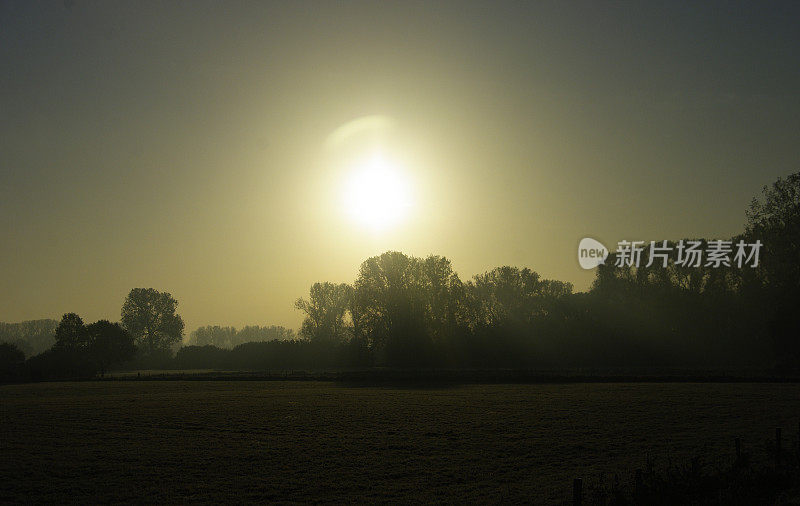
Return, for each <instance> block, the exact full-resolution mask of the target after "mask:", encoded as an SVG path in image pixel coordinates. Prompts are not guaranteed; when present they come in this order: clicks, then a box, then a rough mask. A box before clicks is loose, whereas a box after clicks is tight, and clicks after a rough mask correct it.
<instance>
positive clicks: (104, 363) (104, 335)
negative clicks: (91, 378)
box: [86, 320, 136, 376]
mask: <svg viewBox="0 0 800 506" xmlns="http://www.w3.org/2000/svg"><path fill="white" fill-rule="evenodd" d="M86 334H87V336H88V347H87V351H88V352H89V356H90V357H91V359H92V361H94V363H95V364H96V365H97V368H98V369H99V370H100V375H101V376H102V375H105V373H106V371H107V370H108V368H109V367H110V366H112V365H115V364H119V363H122V362H124V361H126V360H129V359H131V358H133V355H134V353H135V352H136V346H135V345H134V343H133V336H131V335H130V334H129V333H128V332H127V331H126V330H125V329H123V328H122V326H121V325H120V324H119V323H111V322H109V321H108V320H100V321H97V322H94V323H92V324H90V325H87V326H86Z"/></svg>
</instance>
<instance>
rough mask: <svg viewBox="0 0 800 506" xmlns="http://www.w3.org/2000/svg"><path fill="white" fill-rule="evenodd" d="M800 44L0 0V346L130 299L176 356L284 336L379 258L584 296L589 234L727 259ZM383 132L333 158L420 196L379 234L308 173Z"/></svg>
mask: <svg viewBox="0 0 800 506" xmlns="http://www.w3.org/2000/svg"><path fill="white" fill-rule="evenodd" d="M799 25H800V2H785V3H781V2H774V3H763V2H750V3H739V2H735V3H734V2H725V3H716V2H709V3H703V4H702V5H699V3H697V2H631V3H606V2H552V3H545V2H530V3H529V5H523V4H522V3H521V2H507V3H506V2H396V3H390V2H342V3H339V2H335V3H334V2H275V3H271V4H270V3H266V2H227V1H226V2H195V1H193V2H143V1H135V2H134V1H130V2H109V1H103V2H84V1H81V0H74V1H59V2H32V1H24V2H9V1H5V0H0V118H2V122H1V123H0V128H2V131H0V213H1V214H0V216H1V217H2V218H0V220H1V221H0V226H2V229H0V230H2V232H3V237H4V240H3V242H2V245H1V246H0V276H2V279H3V287H4V290H2V292H0V321H20V320H25V319H33V318H42V317H58V316H60V315H61V314H62V313H64V312H67V311H75V312H78V313H79V314H81V315H82V316H84V318H85V319H87V320H95V319H98V318H109V319H112V320H116V319H118V317H119V308H120V306H121V304H122V301H123V298H124V297H125V295H126V294H127V292H128V291H129V290H130V289H131V288H133V287H138V286H144V287H153V288H156V289H159V290H164V291H169V292H171V293H172V294H173V295H174V296H175V297H176V298H177V299H178V300H179V301H180V306H179V310H180V312H181V314H183V316H184V317H185V319H186V320H187V330H192V329H193V328H194V327H196V326H198V325H202V324H229V325H237V326H239V325H243V324H269V323H274V324H283V325H287V326H296V325H297V324H298V322H299V320H300V315H299V314H298V313H297V312H296V311H294V310H293V309H292V301H293V300H294V299H295V298H296V297H298V296H302V295H304V294H306V293H307V290H308V286H309V285H310V284H311V283H312V282H314V281H322V280H330V281H352V280H353V279H354V277H355V275H356V272H357V268H358V265H359V264H360V262H361V261H363V260H364V259H366V258H367V257H369V256H372V255H375V254H379V253H381V252H382V251H385V250H387V249H397V250H401V251H404V252H406V253H409V254H414V255H427V254H431V253H435V254H442V255H445V256H447V257H449V258H450V259H451V260H452V261H453V264H454V267H455V268H456V270H457V271H458V272H459V273H460V275H461V277H462V279H467V278H469V277H471V276H472V275H474V274H476V273H479V272H483V271H485V270H488V269H490V268H492V267H495V266H498V265H503V264H511V265H518V266H528V267H531V268H533V269H534V270H536V271H538V272H540V273H541V274H542V275H543V276H545V277H551V278H557V279H562V280H567V281H571V282H573V283H575V285H576V287H577V288H578V289H586V288H587V287H588V285H589V283H590V282H591V279H592V276H593V274H592V273H591V272H584V271H581V270H580V268H579V267H578V264H577V260H576V252H575V250H576V247H577V243H578V241H579V240H580V239H581V238H582V237H584V236H592V237H596V238H598V239H600V240H601V241H604V242H605V243H606V244H607V245H612V246H613V245H614V244H616V242H617V241H619V240H622V239H628V240H630V239H642V240H659V239H677V238H681V237H689V236H704V237H708V238H724V237H729V236H731V235H733V234H735V233H737V232H739V231H740V230H741V229H742V227H743V224H744V220H745V216H744V211H745V208H746V206H747V204H748V203H749V201H750V199H752V197H753V196H755V195H757V194H758V192H759V191H760V188H761V186H763V185H765V184H769V183H771V182H772V181H773V180H774V179H776V178H777V177H779V176H785V175H787V174H789V173H791V172H795V171H797V170H798V168H799V167H800V163H798V162H800V152H799V150H798V146H800V97H798V90H800V56H798V55H800V30H798V26H799ZM371 115H380V117H381V118H385V119H387V122H388V123H390V124H391V125H392V126H391V127H387V128H384V129H382V131H381V132H380V135H366V136H365V135H363V132H362V134H358V135H356V136H355V138H353V139H350V140H349V142H350V144H351V146H350V147H349V148H348V149H350V150H351V151H352V152H357V151H358V150H359V149H361V150H364V151H366V150H369V149H372V148H374V144H376V143H377V144H380V146H381V149H383V150H384V151H386V152H387V153H389V156H390V158H393V160H394V161H395V162H396V165H397V167H399V169H398V171H399V172H400V173H401V175H402V177H403V178H405V180H407V182H408V185H409V188H410V189H411V193H412V194H413V206H412V207H413V209H411V210H410V212H408V213H407V216H405V218H404V219H403V220H401V221H400V222H398V223H397V224H395V225H394V226H392V227H387V228H385V229H383V230H381V231H380V232H375V231H374V230H373V231H367V230H365V229H363V228H362V227H360V226H359V224H358V223H356V222H354V221H353V220H352V219H348V217H347V215H346V213H343V212H341V211H342V209H341V207H342V198H341V193H342V190H341V187H342V184H343V183H342V181H343V180H345V179H347V177H348V175H347V174H348V170H350V169H351V168H348V167H347V166H346V164H345V163H344V162H342V160H343V159H344V158H346V157H342V156H340V155H332V154H331V152H330V150H327V149H326V148H325V147H324V146H325V142H326V139H329V135H330V134H331V132H333V131H334V130H336V129H337V128H338V127H340V126H341V125H344V124H347V123H348V122H351V121H353V120H356V119H357V118H361V117H364V116H371ZM359 135H361V137H360V138H359ZM376 139H377V140H376ZM359 143H361V144H360V145H359ZM337 156H338V157H339V158H337Z"/></svg>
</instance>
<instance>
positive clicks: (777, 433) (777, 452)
mask: <svg viewBox="0 0 800 506" xmlns="http://www.w3.org/2000/svg"><path fill="white" fill-rule="evenodd" d="M775 465H778V466H779V465H781V428H780V427H777V428H776V429H775Z"/></svg>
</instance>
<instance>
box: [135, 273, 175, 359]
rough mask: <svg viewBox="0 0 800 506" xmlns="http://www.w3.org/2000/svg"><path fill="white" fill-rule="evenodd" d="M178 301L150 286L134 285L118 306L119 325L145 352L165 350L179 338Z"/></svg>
mask: <svg viewBox="0 0 800 506" xmlns="http://www.w3.org/2000/svg"><path fill="white" fill-rule="evenodd" d="M177 307H178V301H177V300H175V299H174V298H173V297H172V295H170V294H169V293H166V292H159V291H157V290H154V289H153V288H134V289H133V290H131V292H130V293H129V294H128V296H127V297H126V298H125V302H124V303H123V305H122V326H123V327H124V328H125V330H127V331H128V332H130V333H131V335H132V336H133V338H134V340H135V343H136V346H137V347H138V348H139V349H140V350H141V352H142V353H143V354H145V355H153V354H159V353H169V352H170V348H171V347H172V346H173V345H174V344H176V343H178V342H180V340H181V338H182V337H183V326H184V324H183V320H182V319H181V317H180V315H178V314H177V313H176V312H175V311H176V309H177Z"/></svg>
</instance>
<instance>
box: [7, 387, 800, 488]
mask: <svg viewBox="0 0 800 506" xmlns="http://www.w3.org/2000/svg"><path fill="white" fill-rule="evenodd" d="M0 406H2V410H1V411H0V425H1V426H2V438H0V480H2V487H0V491H1V492H2V495H0V502H3V503H7V502H25V503H63V502H67V503H82V504H86V503H99V502H137V503H138V502H142V501H144V502H148V503H164V502H172V503H174V502H181V503H185V502H214V503H220V502H226V503H229V502H242V501H257V502H269V501H298V502H323V503H342V502H362V501H371V502H374V501H386V500H388V501H391V502H409V501H424V502H429V501H437V500H438V501H448V502H450V501H455V502H476V503H485V502H490V503H496V502H500V501H505V500H511V501H514V502H529V503H530V502H533V503H544V504H549V503H560V502H566V501H568V500H569V499H570V497H571V491H572V480H573V478H575V477H582V478H584V480H586V482H587V483H588V482H590V481H591V480H595V481H596V480H597V479H598V476H599V474H600V473H606V476H607V477H608V476H611V475H613V473H619V477H620V480H621V481H623V482H625V481H630V480H631V476H632V473H633V470H634V469H636V468H643V467H645V466H646V459H647V456H648V455H650V456H651V458H652V460H653V461H654V465H655V466H657V467H658V466H661V467H666V466H668V465H669V463H670V462H673V463H679V462H686V461H688V460H689V459H691V458H692V457H693V456H702V457H704V458H705V459H707V460H708V461H711V462H714V461H720V462H724V461H726V460H730V458H732V454H733V452H734V450H733V448H734V444H733V441H734V438H735V437H737V436H738V437H741V438H742V441H743V445H744V448H745V450H746V451H749V452H751V453H752V455H753V458H754V459H755V460H757V459H764V460H766V459H768V458H769V454H768V451H767V444H768V443H767V441H769V440H770V438H771V437H774V430H775V428H776V427H783V428H784V434H786V436H785V443H784V444H785V445H786V448H794V445H796V444H797V427H798V415H800V385H797V384H741V383H740V384H713V383H683V384H677V383H671V384H670V383H664V384H659V383H651V384H647V383H631V384H622V383H618V384H546V385H465V386H453V387H447V388H430V389H428V388H399V387H398V388H395V387H350V386H342V385H340V384H337V383H332V382H311V381H309V382H289V381H105V382H100V381H98V382H80V383H39V384H23V385H3V386H0ZM606 479H608V478H606Z"/></svg>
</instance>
